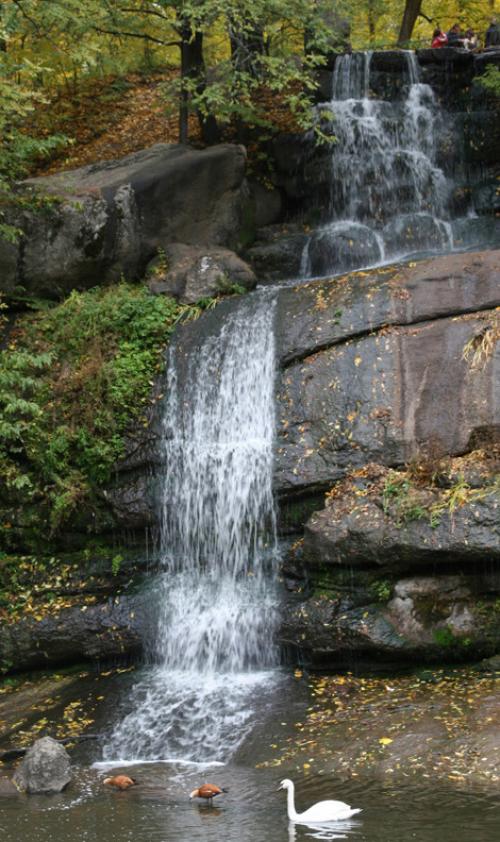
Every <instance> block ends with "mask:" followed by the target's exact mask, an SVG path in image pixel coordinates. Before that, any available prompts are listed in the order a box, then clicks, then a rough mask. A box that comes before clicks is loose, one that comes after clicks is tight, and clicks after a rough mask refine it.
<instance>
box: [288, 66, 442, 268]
mask: <svg viewBox="0 0 500 842" xmlns="http://www.w3.org/2000/svg"><path fill="white" fill-rule="evenodd" d="M403 56H404V62H405V65H406V72H405V79H404V82H405V84H404V88H403V97H402V99H399V100H395V101H388V100H385V99H376V98H374V97H373V95H372V92H371V89H370V67H371V60H372V54H371V53H370V52H366V53H354V54H352V55H345V56H339V57H338V58H337V60H336V62H335V69H334V73H333V78H332V99H331V101H330V103H328V104H323V105H322V106H321V108H320V111H321V113H324V109H325V106H326V107H327V108H328V110H329V111H330V112H331V113H332V115H333V124H332V127H333V132H334V134H335V137H336V141H335V143H334V144H333V147H332V159H331V166H332V175H331V185H330V217H331V221H330V222H329V223H327V224H326V225H323V226H322V227H321V228H319V229H318V230H317V231H316V232H314V234H313V235H312V236H311V238H310V240H309V242H308V244H307V246H306V249H305V250H304V254H303V259H302V268H303V269H304V268H305V269H306V273H307V274H309V275H311V274H326V273H328V272H331V271H344V270H349V269H353V268H360V267H361V266H369V265H376V264H377V263H381V262H384V261H386V260H387V259H390V258H391V259H392V258H398V257H401V256H405V255H409V254H412V253H415V252H419V251H437V252H439V251H444V250H449V249H450V248H452V247H453V237H452V228H451V224H450V221H449V209H448V208H449V199H450V196H451V193H452V189H453V184H452V182H451V181H450V179H448V178H447V176H446V175H445V173H444V171H443V169H442V168H441V166H440V165H439V150H438V145H437V138H438V136H439V131H440V129H441V128H442V126H443V117H442V114H441V112H440V109H439V107H438V104H437V103H436V99H435V96H434V93H433V91H432V88H431V87H430V86H429V85H426V84H423V83H422V82H421V81H420V70H419V66H418V62H417V60H416V57H415V54H414V53H412V52H410V51H405V52H404V53H403ZM449 119H450V120H451V117H450V118H449Z"/></svg>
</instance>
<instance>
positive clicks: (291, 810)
mask: <svg viewBox="0 0 500 842" xmlns="http://www.w3.org/2000/svg"><path fill="white" fill-rule="evenodd" d="M294 788H295V787H294V785H293V783H292V784H291V786H289V787H288V792H287V794H286V799H287V807H288V818H289V819H290V821H292V822H294V821H296V820H297V818H298V815H299V814H298V813H297V811H296V809H295V799H294V797H293V792H294Z"/></svg>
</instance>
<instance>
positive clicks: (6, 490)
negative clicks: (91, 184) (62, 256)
mask: <svg viewBox="0 0 500 842" xmlns="http://www.w3.org/2000/svg"><path fill="white" fill-rule="evenodd" d="M212 304H213V301H212V300H211V299H207V300H206V301H202V302H200V304H199V305H197V306H192V307H189V306H185V305H179V304H178V303H177V302H176V301H175V300H174V299H172V298H168V297H165V296H152V295H151V294H150V293H149V292H148V290H147V289H146V287H143V286H139V285H132V284H128V283H120V284H117V285H115V286H111V287H107V288H96V289H92V290H90V291H88V292H84V293H79V292H72V293H71V295H70V296H69V297H68V298H67V299H66V300H65V301H64V302H62V303H60V304H58V305H56V306H51V307H48V306H47V305H45V309H40V310H38V311H37V312H35V313H30V314H26V315H24V316H22V317H21V318H20V319H19V320H18V322H17V323H16V326H15V329H14V330H13V331H12V332H11V333H10V336H9V337H8V339H7V342H6V344H4V346H3V349H2V350H1V351H0V418H1V421H0V475H1V477H2V481H1V485H0V549H2V548H3V549H9V548H17V547H19V546H27V547H28V548H30V549H33V550H35V551H39V549H40V547H41V546H46V545H47V542H49V543H50V541H53V540H54V539H56V538H57V535H58V533H59V532H60V531H61V529H62V528H63V527H64V526H65V525H67V523H68V521H69V519H70V517H71V518H73V522H72V526H73V527H74V526H75V517H76V516H77V528H78V529H79V530H80V531H85V532H98V531H100V530H102V529H103V527H104V528H105V527H106V525H108V526H109V523H108V524H106V518H108V519H109V515H108V514H107V513H106V509H105V506H104V505H103V504H102V502H100V495H99V493H98V490H99V488H100V487H101V486H103V485H105V484H106V483H107V482H108V481H109V480H110V478H111V476H112V470H113V466H114V464H115V463H116V461H117V460H118V459H120V457H121V456H122V455H123V453H124V434H125V432H126V430H127V429H128V428H129V427H130V426H131V425H132V424H136V425H137V424H142V425H144V426H147V425H148V423H149V421H148V418H149V414H148V409H149V408H150V406H151V403H152V402H154V398H151V394H152V386H153V383H154V379H155V377H156V376H157V375H158V374H159V373H160V372H161V370H162V368H163V365H164V362H163V355H162V351H163V349H164V347H165V345H166V344H167V342H168V339H169V337H170V335H171V333H172V331H173V329H174V327H175V326H176V324H177V323H178V322H179V321H181V320H186V319H190V318H193V317H196V316H197V315H199V313H200V312H201V310H202V309H204V308H205V307H208V306H211V305H212Z"/></svg>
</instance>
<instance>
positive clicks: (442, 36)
mask: <svg viewBox="0 0 500 842" xmlns="http://www.w3.org/2000/svg"><path fill="white" fill-rule="evenodd" d="M447 43H448V36H447V34H446V32H443V31H442V29H440V28H439V26H438V27H436V29H435V30H434V32H433V33H432V43H431V47H433V48H436V47H445V46H446V44H447Z"/></svg>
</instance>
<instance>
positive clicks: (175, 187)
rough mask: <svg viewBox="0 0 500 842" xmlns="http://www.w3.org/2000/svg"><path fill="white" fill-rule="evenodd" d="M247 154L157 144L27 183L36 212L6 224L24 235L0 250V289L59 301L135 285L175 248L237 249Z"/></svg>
mask: <svg viewBox="0 0 500 842" xmlns="http://www.w3.org/2000/svg"><path fill="white" fill-rule="evenodd" d="M244 177H245V150H244V148H243V147H241V146H231V145H229V144H225V145H219V146H214V147H211V148H210V149H206V150H202V151H199V150H194V149H190V148H188V147H184V146H180V145H172V144H158V145H156V146H153V147H151V148H150V149H145V150H143V151H141V152H137V153H134V154H132V155H129V156H127V157H126V158H123V159H121V160H117V161H109V162H107V163H100V164H92V165H89V166H86V167H82V168H80V169H77V170H72V171H69V172H64V173H60V174H57V175H51V176H46V177H41V178H35V179H29V180H28V181H26V182H23V184H22V185H20V188H19V189H20V190H21V192H22V195H23V197H24V198H29V197H30V196H31V197H32V200H33V202H32V204H33V205H34V207H33V208H32V209H31V210H28V209H26V208H25V209H24V210H19V209H18V210H13V211H12V214H11V218H10V219H9V220H8V221H10V222H12V223H13V224H15V225H16V226H17V227H18V228H20V229H21V230H22V231H23V232H24V236H23V237H21V239H20V241H19V242H18V243H17V244H16V245H12V244H10V243H6V242H5V241H3V240H0V278H1V289H2V290H3V291H4V292H7V293H11V292H12V291H13V290H14V289H15V287H17V286H22V287H24V289H25V290H26V291H28V292H30V293H34V294H36V295H43V296H47V297H57V296H60V295H64V294H66V293H68V292H69V291H70V290H71V289H74V288H77V289H83V288H89V287H92V286H95V285H96V283H105V282H106V281H114V280H119V278H120V277H121V276H122V275H124V276H125V277H127V278H129V279H134V278H137V277H139V276H140V275H141V274H142V273H143V271H144V269H145V266H146V264H147V262H148V261H149V260H151V259H152V258H153V257H154V256H155V255H156V254H157V253H158V249H159V248H165V245H166V244H168V243H170V242H182V243H187V244H191V245H193V244H200V245H205V246H206V245H213V246H216V245H220V246H235V245H236V244H237V242H238V239H239V236H240V232H241V228H242V223H243V218H244V215H245V212H246V207H247V205H248V200H249V195H248V188H247V186H246V182H245V179H244Z"/></svg>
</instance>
